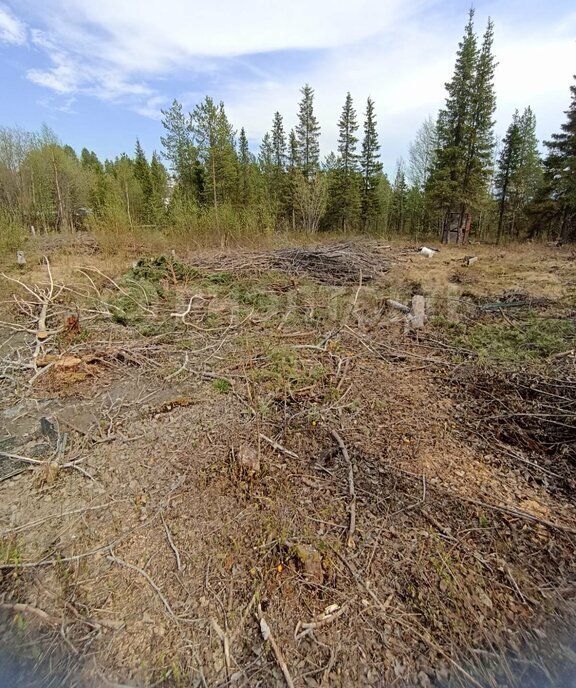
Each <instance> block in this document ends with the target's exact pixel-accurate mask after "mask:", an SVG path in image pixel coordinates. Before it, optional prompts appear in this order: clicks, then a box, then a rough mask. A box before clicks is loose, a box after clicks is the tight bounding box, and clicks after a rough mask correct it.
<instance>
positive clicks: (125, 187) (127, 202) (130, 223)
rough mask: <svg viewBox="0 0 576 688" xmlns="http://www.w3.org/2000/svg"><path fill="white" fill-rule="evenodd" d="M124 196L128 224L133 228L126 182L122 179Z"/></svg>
mask: <svg viewBox="0 0 576 688" xmlns="http://www.w3.org/2000/svg"><path fill="white" fill-rule="evenodd" d="M124 196H125V198H126V213H127V215H128V224H129V225H130V229H133V228H134V227H133V225H132V215H130V195H129V194H128V182H127V181H126V180H124Z"/></svg>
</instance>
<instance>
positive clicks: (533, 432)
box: [458, 363, 576, 493]
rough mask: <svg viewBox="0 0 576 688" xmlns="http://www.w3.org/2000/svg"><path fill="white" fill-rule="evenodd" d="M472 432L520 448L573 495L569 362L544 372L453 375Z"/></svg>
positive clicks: (574, 396)
mask: <svg viewBox="0 0 576 688" xmlns="http://www.w3.org/2000/svg"><path fill="white" fill-rule="evenodd" d="M458 385H459V387H460V386H461V387H460V389H461V391H464V392H465V393H466V398H467V401H466V402H465V406H466V407H467V410H468V411H469V412H470V413H468V414H467V416H468V417H467V421H468V423H469V425H472V426H473V427H474V429H475V431H476V432H477V433H478V434H479V435H482V436H483V437H485V438H491V439H493V440H495V441H497V442H499V443H504V444H506V445H508V446H509V447H512V448H515V449H516V450H518V449H519V450H521V451H523V452H524V454H525V455H527V456H530V458H531V459H532V461H533V462H534V463H535V464H536V465H537V466H540V467H541V468H543V469H546V471H547V472H549V473H550V474H553V475H555V476H556V477H557V478H561V483H562V487H563V489H565V490H568V491H569V492H571V493H576V374H575V371H574V367H573V365H571V364H569V363H567V364H566V365H565V366H564V367H563V368H560V367H559V366H555V367H554V368H553V369H552V368H549V369H548V370H547V371H535V370H514V371H505V370H497V369H493V368H488V369H480V370H479V369H468V370H467V371H465V372H462V373H461V375H460V376H459V379H458Z"/></svg>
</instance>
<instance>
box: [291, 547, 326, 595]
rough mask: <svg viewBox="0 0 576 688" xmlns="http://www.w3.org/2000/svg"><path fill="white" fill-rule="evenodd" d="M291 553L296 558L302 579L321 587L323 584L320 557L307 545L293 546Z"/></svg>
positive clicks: (318, 553) (317, 552)
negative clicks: (302, 575)
mask: <svg viewBox="0 0 576 688" xmlns="http://www.w3.org/2000/svg"><path fill="white" fill-rule="evenodd" d="M293 553H294V555H295V556H296V558H297V560H298V563H299V565H300V568H301V569H302V572H303V574H304V578H306V580H307V581H308V582H309V583H314V584H316V585H322V583H324V569H323V568H322V555H321V554H320V552H319V551H318V550H317V549H316V548H314V547H311V546H309V545H295V546H294V548H293Z"/></svg>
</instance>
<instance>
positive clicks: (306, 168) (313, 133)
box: [296, 84, 320, 180]
mask: <svg viewBox="0 0 576 688" xmlns="http://www.w3.org/2000/svg"><path fill="white" fill-rule="evenodd" d="M300 93H302V100H301V101H300V104H299V108H298V124H297V125H296V138H297V141H298V162H299V167H300V169H301V171H302V173H303V175H304V178H305V179H306V180H310V179H311V178H313V177H314V175H315V174H316V172H318V170H319V169H320V125H319V124H318V120H317V119H316V116H315V115H314V89H313V88H312V87H311V86H310V85H309V84H305V85H304V86H303V87H302V89H301V90H300Z"/></svg>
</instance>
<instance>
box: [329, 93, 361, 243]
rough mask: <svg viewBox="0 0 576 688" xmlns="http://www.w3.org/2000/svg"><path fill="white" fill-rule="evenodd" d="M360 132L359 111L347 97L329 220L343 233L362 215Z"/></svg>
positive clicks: (342, 117)
mask: <svg viewBox="0 0 576 688" xmlns="http://www.w3.org/2000/svg"><path fill="white" fill-rule="evenodd" d="M357 131H358V120H357V117H356V110H355V109H354V103H353V100H352V96H351V95H350V93H348V94H347V95H346V100H345V102H344V106H343V108H342V114H341V115H340V119H339V120H338V158H337V160H336V164H335V170H334V173H333V175H332V181H331V183H330V192H329V215H330V218H331V220H332V222H334V224H336V226H337V227H338V229H340V230H341V231H344V232H345V231H347V230H349V229H353V228H355V227H356V226H357V224H358V217H359V212H360V175H359V167H358V163H359V158H360V156H359V155H358V152H357V148H358V137H357V136H356V132H357Z"/></svg>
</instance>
